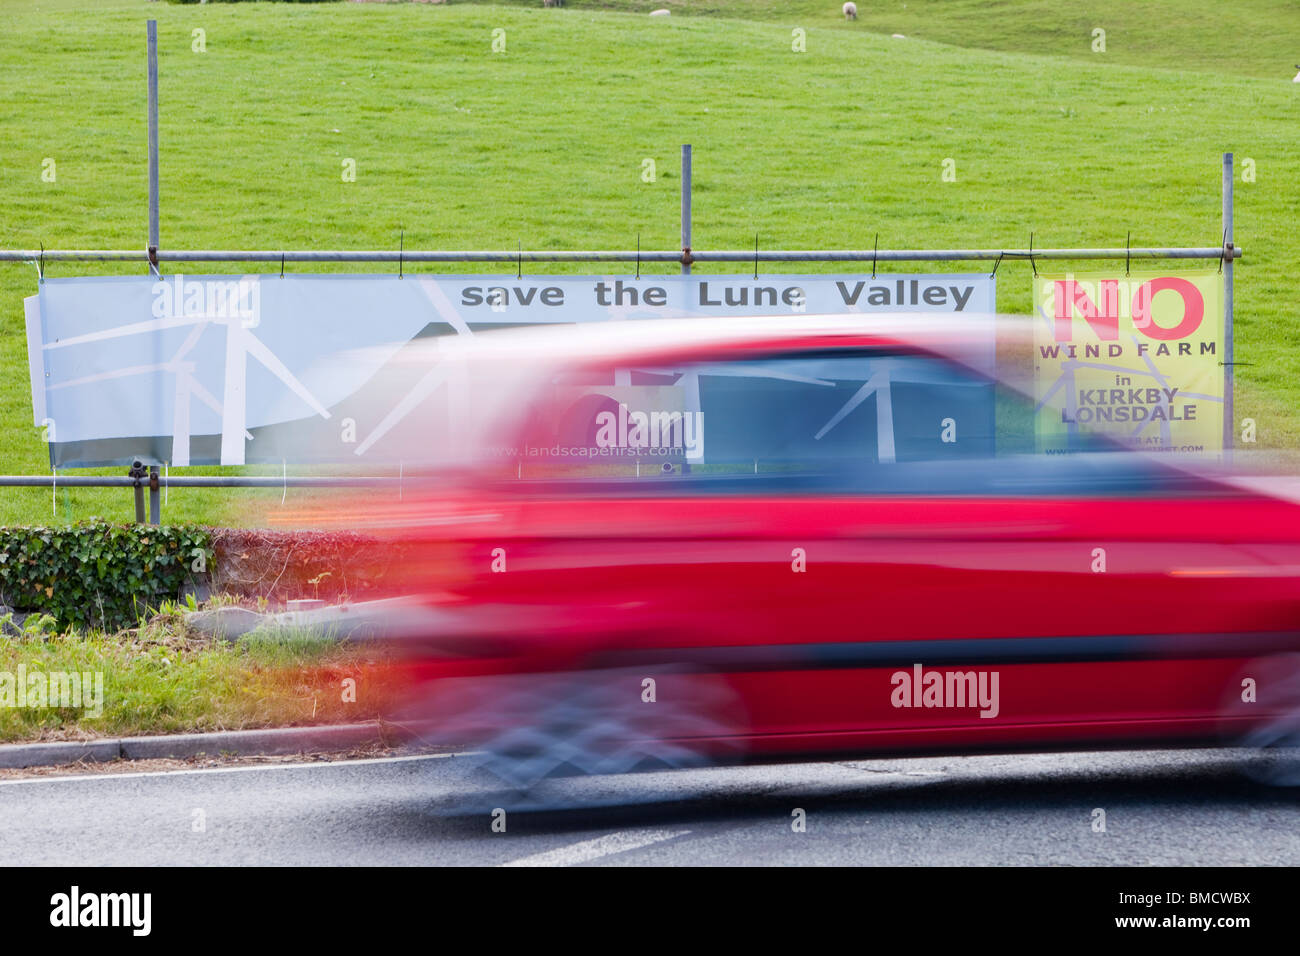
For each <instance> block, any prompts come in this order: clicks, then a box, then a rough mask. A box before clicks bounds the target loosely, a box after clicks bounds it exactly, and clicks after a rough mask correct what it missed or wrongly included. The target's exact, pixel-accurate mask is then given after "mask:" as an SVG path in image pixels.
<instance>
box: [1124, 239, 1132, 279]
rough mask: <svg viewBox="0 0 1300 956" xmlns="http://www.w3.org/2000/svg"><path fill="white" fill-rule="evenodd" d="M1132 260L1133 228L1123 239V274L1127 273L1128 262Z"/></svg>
mask: <svg viewBox="0 0 1300 956" xmlns="http://www.w3.org/2000/svg"><path fill="white" fill-rule="evenodd" d="M1132 261H1133V230H1132V229H1130V230H1129V231H1128V236H1127V237H1126V238H1125V240H1124V275H1128V268H1129V264H1130V263H1131V262H1132Z"/></svg>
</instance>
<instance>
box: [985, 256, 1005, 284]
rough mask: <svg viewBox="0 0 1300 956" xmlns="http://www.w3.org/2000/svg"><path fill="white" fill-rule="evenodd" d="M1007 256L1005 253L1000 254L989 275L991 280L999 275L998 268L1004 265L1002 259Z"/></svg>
mask: <svg viewBox="0 0 1300 956" xmlns="http://www.w3.org/2000/svg"><path fill="white" fill-rule="evenodd" d="M1005 255H1006V253H1005V252H999V253H998V261H997V262H995V263H993V271H992V272H990V273H989V278H990V279H992V278H993V277H994V276H996V275H997V274H998V266H1000V265H1002V257H1003V256H1005Z"/></svg>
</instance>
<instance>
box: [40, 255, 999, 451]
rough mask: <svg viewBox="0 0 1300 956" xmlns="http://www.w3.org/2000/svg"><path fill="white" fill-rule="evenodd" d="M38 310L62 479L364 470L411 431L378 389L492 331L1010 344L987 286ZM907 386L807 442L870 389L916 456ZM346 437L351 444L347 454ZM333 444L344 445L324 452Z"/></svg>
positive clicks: (491, 281) (306, 294) (70, 298)
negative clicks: (144, 470) (374, 408)
mask: <svg viewBox="0 0 1300 956" xmlns="http://www.w3.org/2000/svg"><path fill="white" fill-rule="evenodd" d="M25 306H26V317H27V340H28V356H29V366H30V374H31V388H32V409H33V418H34V422H35V424H36V425H37V426H38V427H42V428H43V429H44V437H45V439H46V440H47V441H48V443H49V446H50V461H51V464H52V465H53V466H55V467H60V468H66V467H91V466H107V465H122V464H129V463H130V462H131V461H133V460H140V461H143V462H145V463H146V464H163V463H168V464H170V465H173V466H183V465H216V464H220V465H243V464H253V463H271V462H273V463H276V464H279V463H280V462H281V461H285V460H288V461H294V462H300V461H301V462H304V463H305V462H327V461H328V462H345V461H350V462H353V463H355V462H357V461H359V460H365V458H366V454H367V452H368V451H370V450H371V449H373V448H376V447H377V446H378V445H379V443H380V441H381V439H382V438H383V437H384V435H385V434H386V433H387V432H388V431H389V430H390V429H391V428H393V426H394V424H395V422H396V421H398V420H399V419H400V417H401V406H402V403H401V402H399V403H398V404H397V406H395V407H394V408H391V409H389V410H388V411H387V413H386V414H384V415H382V416H379V417H378V418H377V419H375V417H374V415H373V413H372V415H371V419H373V420H367V419H365V418H364V417H358V416H357V414H356V413H355V411H353V410H354V409H358V408H366V407H367V404H366V403H365V402H364V401H362V398H363V397H364V396H366V394H367V392H368V390H369V391H370V393H372V394H373V392H374V391H375V388H376V386H377V383H384V384H386V385H388V386H389V387H390V389H391V383H392V381H393V379H394V377H397V376H400V374H401V372H400V371H399V370H395V369H394V368H393V367H391V366H392V363H393V361H394V360H395V359H396V357H397V356H398V355H399V353H400V352H401V350H402V349H403V348H404V347H406V346H408V345H409V344H410V343H411V342H412V341H413V340H416V339H421V338H426V337H430V336H442V335H473V334H474V333H476V332H478V331H481V330H486V329H491V328H494V327H505V326H512V325H529V324H544V323H571V322H588V321H606V320H653V319H656V318H685V317H694V316H710V315H714V316H717V315H791V316H792V321H797V316H798V314H800V313H805V312H806V313H813V314H816V313H863V314H870V313H879V312H931V313H950V314H955V315H956V314H960V315H962V316H964V317H968V318H969V319H970V321H971V322H972V324H980V323H983V324H982V325H980V327H981V328H987V332H988V361H989V365H990V368H991V366H992V362H993V356H994V339H995V332H994V324H993V322H992V316H993V314H994V312H995V281H994V279H993V278H991V277H990V276H989V275H987V274H984V273H981V274H978V275H889V276H884V275H881V276H874V277H871V276H844V275H818V276H809V275H795V276H790V275H775V276H762V277H760V278H757V279H755V278H750V277H748V276H734V275H730V276H729V275H714V276H643V277H641V278H639V279H635V278H633V277H631V276H524V277H522V278H520V277H516V276H445V275H438V276H407V277H405V278H399V277H397V276H391V275H382V276H365V275H299V276H276V275H271V276H259V275H245V276H217V275H201V276H184V275H175V276H164V277H162V278H155V277H149V276H117V277H84V278H62V279H60V278H47V279H45V280H44V281H42V283H41V285H40V291H39V294H38V295H36V296H32V297H31V298H28V299H27V300H25ZM340 356H347V357H348V358H347V360H346V361H341V360H340ZM353 357H355V358H353ZM899 374H900V375H902V373H899ZM905 378H906V376H905V375H903V378H901V379H900V378H898V377H897V376H895V377H894V378H892V379H891V376H890V375H889V374H888V373H887V371H880V370H876V371H873V373H872V376H871V380H870V381H869V382H864V383H861V387H860V388H856V389H855V390H853V398H852V400H851V401H852V404H851V407H848V406H846V407H845V408H844V409H841V410H840V411H839V412H837V413H836V416H837V417H834V421H833V422H832V421H821V420H817V421H814V420H813V418H812V417H810V419H809V423H808V424H809V429H808V430H809V435H808V436H807V437H808V439H809V440H810V441H812V440H815V439H816V437H817V433H818V429H819V428H820V429H827V428H834V427H835V426H836V425H837V424H838V423H839V422H840V421H841V420H842V419H843V418H844V417H845V416H847V415H849V414H850V413H854V409H856V408H857V407H858V405H859V404H861V403H863V401H864V399H865V398H866V397H867V393H871V395H874V396H875V401H874V402H868V403H867V404H866V405H865V406H864V408H863V409H862V411H860V412H856V413H855V414H868V413H870V414H871V415H872V418H873V422H874V424H873V426H872V434H873V435H876V439H875V440H876V441H877V442H878V444H879V448H880V456H881V458H882V459H892V458H893V457H894V455H895V450H896V447H899V448H901V447H902V446H901V445H899V444H898V443H896V442H895V435H894V426H895V422H898V421H904V420H905V419H906V415H907V407H908V403H902V404H901V405H900V401H899V398H898V397H895V399H894V401H893V402H892V404H891V402H890V400H889V399H890V392H891V386H897V388H895V389H894V390H895V391H896V392H898V395H900V396H901V395H907V394H909V386H910V385H917V384H918V383H909V382H907V381H905V380H904V379H905ZM930 384H931V385H934V386H935V387H938V386H939V385H940V384H941V383H930ZM920 385H925V383H919V386H920ZM919 386H918V387H919ZM426 387H427V383H419V384H417V383H413V384H412V388H426ZM926 387H929V386H926ZM899 389H901V391H899ZM912 391H913V393H914V389H913V390H912ZM971 401H972V402H979V403H987V406H988V407H987V411H988V414H989V415H990V416H991V414H992V396H991V394H990V395H987V396H984V395H981V396H979V397H974V396H972V398H971ZM372 404H373V403H372ZM982 408H983V405H981V409H982ZM873 410H874V411H873ZM981 414H983V412H982V411H981ZM349 428H350V429H352V431H353V432H354V433H355V435H354V437H352V438H351V439H345V440H344V441H343V442H340V441H338V440H337V439H338V434H339V432H340V429H342V430H343V431H344V432H345V433H346V432H347V430H348V429H349ZM841 431H842V429H841ZM325 434H333V435H334V437H335V440H334V441H332V442H328V441H321V440H320V437H321V436H323V435H325ZM331 448H332V449H335V451H334V452H332V453H331V456H330V457H328V458H322V452H321V450H322V449H331ZM304 449H310V450H311V451H310V452H304V451H303V450H304ZM716 450H717V453H719V454H720V453H723V452H724V451H725V448H724V447H723V446H717V449H716ZM697 452H698V449H697ZM900 454H905V449H904V450H903V451H902V452H900Z"/></svg>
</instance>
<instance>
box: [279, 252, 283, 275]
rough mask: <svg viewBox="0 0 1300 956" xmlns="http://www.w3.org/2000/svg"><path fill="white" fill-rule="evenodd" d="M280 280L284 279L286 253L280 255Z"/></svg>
mask: <svg viewBox="0 0 1300 956" xmlns="http://www.w3.org/2000/svg"><path fill="white" fill-rule="evenodd" d="M280 278H281V279H283V278H284V253H283V252H282V253H280Z"/></svg>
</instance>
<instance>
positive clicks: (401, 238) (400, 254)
mask: <svg viewBox="0 0 1300 956" xmlns="http://www.w3.org/2000/svg"><path fill="white" fill-rule="evenodd" d="M405 258H406V230H405V229H403V230H402V231H401V232H400V233H398V236H397V278H399V279H400V278H401V277H402V268H403V266H404V265H405V263H404V262H403V261H402V260H403V259H405Z"/></svg>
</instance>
